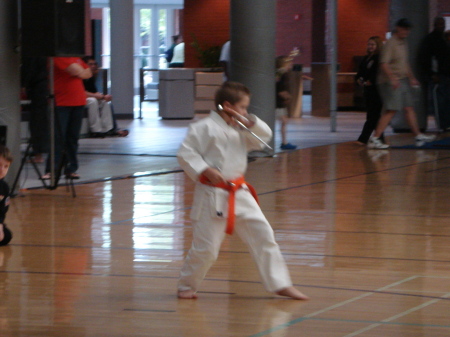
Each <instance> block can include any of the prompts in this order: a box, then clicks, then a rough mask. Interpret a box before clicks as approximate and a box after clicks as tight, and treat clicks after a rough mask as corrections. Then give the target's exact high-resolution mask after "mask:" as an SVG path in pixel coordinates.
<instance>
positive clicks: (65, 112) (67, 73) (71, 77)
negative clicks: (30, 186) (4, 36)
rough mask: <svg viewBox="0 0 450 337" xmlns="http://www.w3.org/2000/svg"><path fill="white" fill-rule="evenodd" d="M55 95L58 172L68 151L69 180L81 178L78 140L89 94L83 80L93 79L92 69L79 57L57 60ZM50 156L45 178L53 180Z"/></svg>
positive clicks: (66, 167) (67, 170)
mask: <svg viewBox="0 0 450 337" xmlns="http://www.w3.org/2000/svg"><path fill="white" fill-rule="evenodd" d="M53 68H54V93H55V123H56V130H55V133H56V136H55V137H56V141H55V166H56V167H55V169H57V168H58V167H59V164H60V161H61V159H62V158H61V154H62V151H63V150H65V151H66V156H67V164H66V166H65V168H64V174H65V175H66V177H67V178H69V179H79V178H80V176H79V175H78V174H77V173H76V171H77V169H78V159H77V152H78V139H79V136H80V129H81V123H82V120H83V112H84V106H85V105H86V92H85V90H84V85H83V79H88V78H90V77H91V76H92V72H91V70H90V69H89V67H88V66H87V65H86V63H84V62H83V61H82V60H81V59H80V58H79V57H55V58H54V59H53ZM50 167H51V163H50V156H49V158H48V159H47V165H46V169H45V171H46V174H45V175H44V176H42V178H43V179H50Z"/></svg>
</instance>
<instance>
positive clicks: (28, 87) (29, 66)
mask: <svg viewBox="0 0 450 337" xmlns="http://www.w3.org/2000/svg"><path fill="white" fill-rule="evenodd" d="M47 72H48V71H47V57H23V58H22V65H21V81H22V87H23V88H24V89H25V93H26V98H27V99H29V100H30V105H29V106H28V107H29V113H30V118H29V124H28V125H29V128H30V143H31V146H32V148H33V153H32V156H33V158H32V160H33V161H34V162H36V163H42V162H43V161H44V159H43V158H42V154H43V153H48V144H49V143H50V139H49V131H48V96H49V90H48V75H47Z"/></svg>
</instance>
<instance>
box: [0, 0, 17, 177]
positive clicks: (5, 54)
mask: <svg viewBox="0 0 450 337" xmlns="http://www.w3.org/2000/svg"><path fill="white" fill-rule="evenodd" d="M17 9H18V7H17V0H1V1H0V74H1V75H0V125H6V126H7V128H8V131H7V139H6V146H8V148H9V149H10V150H11V152H12V153H13V155H14V159H15V160H14V162H13V164H12V166H11V168H10V170H9V173H8V175H7V176H6V181H7V182H8V183H9V184H10V185H11V184H12V182H13V181H14V178H15V176H16V174H17V171H18V169H19V166H20V159H21V158H20V100H19V99H20V58H19V52H18V45H19V43H18V36H19V34H18V32H19V31H18V12H17Z"/></svg>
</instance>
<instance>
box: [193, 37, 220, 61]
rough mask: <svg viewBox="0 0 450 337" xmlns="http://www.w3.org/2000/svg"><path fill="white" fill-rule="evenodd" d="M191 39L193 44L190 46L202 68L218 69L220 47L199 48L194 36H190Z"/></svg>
mask: <svg viewBox="0 0 450 337" xmlns="http://www.w3.org/2000/svg"><path fill="white" fill-rule="evenodd" d="M192 37H193V39H194V42H192V43H191V46H192V47H194V49H195V51H196V52H197V58H198V59H199V60H200V63H201V65H202V67H204V68H217V67H219V66H220V64H219V58H220V49H221V48H220V46H201V45H200V43H199V42H198V40H197V37H196V36H195V35H194V34H192Z"/></svg>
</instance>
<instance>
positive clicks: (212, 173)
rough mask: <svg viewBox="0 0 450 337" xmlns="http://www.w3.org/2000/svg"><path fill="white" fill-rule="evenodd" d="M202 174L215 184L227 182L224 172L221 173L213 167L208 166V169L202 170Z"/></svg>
mask: <svg viewBox="0 0 450 337" xmlns="http://www.w3.org/2000/svg"><path fill="white" fill-rule="evenodd" d="M202 174H203V175H204V176H205V177H206V178H208V180H209V181H210V182H211V184H213V185H217V184H220V183H226V182H227V181H226V180H225V178H224V177H223V175H222V173H220V171H219V170H217V169H215V168H213V167H208V168H207V169H206V170H204V171H203V172H202Z"/></svg>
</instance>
